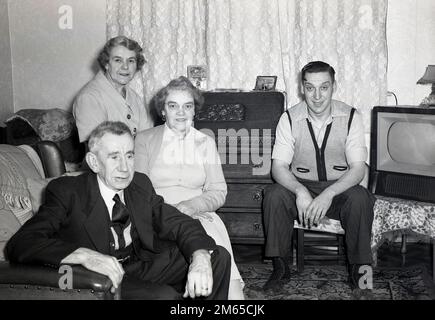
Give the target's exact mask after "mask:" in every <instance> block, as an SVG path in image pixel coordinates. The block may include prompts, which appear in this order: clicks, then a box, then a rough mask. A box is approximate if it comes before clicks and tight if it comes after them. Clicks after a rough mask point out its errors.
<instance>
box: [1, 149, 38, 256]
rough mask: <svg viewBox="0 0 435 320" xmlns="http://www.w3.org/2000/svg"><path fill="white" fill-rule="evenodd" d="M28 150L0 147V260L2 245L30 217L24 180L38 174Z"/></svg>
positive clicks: (30, 207)
mask: <svg viewBox="0 0 435 320" xmlns="http://www.w3.org/2000/svg"><path fill="white" fill-rule="evenodd" d="M28 151H29V150H26V151H25V150H23V149H22V148H19V147H16V146H11V145H6V144H1V145H0V260H4V256H3V248H4V246H5V244H6V242H7V241H8V240H9V238H10V237H11V236H12V235H13V234H14V233H15V232H16V231H17V230H18V229H19V228H20V226H21V225H22V224H24V222H26V221H27V219H29V218H30V217H31V216H32V206H31V202H30V195H29V191H28V189H27V183H26V178H29V177H33V178H40V173H39V171H38V169H37V167H36V166H35V164H34V163H33V161H32V160H31V159H30V158H29V156H28V154H27V152H28ZM33 152H34V151H33Z"/></svg>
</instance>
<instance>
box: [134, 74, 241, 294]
mask: <svg viewBox="0 0 435 320" xmlns="http://www.w3.org/2000/svg"><path fill="white" fill-rule="evenodd" d="M202 102H203V98H202V96H201V94H200V92H199V90H198V89H196V88H195V87H194V86H193V85H192V83H191V82H190V81H189V80H188V79H187V78H186V77H179V78H177V79H175V80H172V81H171V82H169V84H168V85H167V86H166V87H164V88H162V89H161V90H160V91H159V92H158V93H157V95H156V96H155V98H154V104H153V107H154V108H155V109H156V110H155V111H156V112H157V113H158V114H159V115H160V116H161V117H162V119H163V121H164V122H165V123H164V124H163V125H160V126H157V127H154V128H151V129H148V130H145V131H142V132H139V133H138V135H137V137H136V140H135V158H136V160H135V169H136V171H139V172H143V173H145V174H147V175H148V176H149V178H150V180H151V182H152V184H153V186H154V188H155V190H156V193H157V194H159V195H161V196H162V197H163V198H164V199H165V202H166V203H169V204H172V205H173V206H175V207H176V208H177V209H178V210H180V211H181V212H183V213H184V214H187V215H189V216H191V217H192V218H195V219H199V221H200V222H201V224H202V225H203V227H204V229H205V230H206V231H207V233H208V234H209V235H210V236H211V237H212V238H213V239H214V240H215V241H216V243H217V244H218V245H221V246H223V247H225V248H226V249H227V250H228V252H230V254H231V257H232V266H231V282H230V287H229V292H228V299H232V300H235V299H238V300H240V299H244V295H243V285H244V283H243V280H242V278H241V276H240V273H239V271H238V269H237V266H236V264H235V261H234V257H233V252H232V248H231V242H230V239H229V236H228V232H227V230H226V228H225V225H224V223H223V222H222V220H221V219H220V218H219V216H218V215H217V214H216V213H215V212H214V211H216V210H217V209H218V208H220V207H221V206H222V205H223V204H224V202H225V197H226V194H227V185H226V182H225V178H224V175H223V172H222V166H221V162H220V159H219V155H218V153H217V149H216V144H215V141H214V140H213V139H212V138H211V137H209V136H207V135H205V134H204V133H202V132H200V131H198V130H196V129H195V128H194V127H193V126H192V123H193V117H194V115H195V110H197V109H198V108H200V107H201V105H202Z"/></svg>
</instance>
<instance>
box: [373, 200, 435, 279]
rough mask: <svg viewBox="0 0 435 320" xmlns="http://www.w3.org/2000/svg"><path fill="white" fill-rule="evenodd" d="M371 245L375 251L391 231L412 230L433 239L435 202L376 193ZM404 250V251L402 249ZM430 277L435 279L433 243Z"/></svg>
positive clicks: (434, 231) (434, 235) (433, 246)
mask: <svg viewBox="0 0 435 320" xmlns="http://www.w3.org/2000/svg"><path fill="white" fill-rule="evenodd" d="M373 211H374V218H373V226H372V239H371V247H372V251H373V253H374V258H375V259H374V260H375V261H376V251H377V249H378V248H379V247H380V246H381V244H382V243H383V242H384V240H385V238H386V235H388V233H390V232H393V231H412V232H414V233H416V234H418V235H423V236H428V237H430V239H431V240H432V242H433V241H434V239H435V204H433V203H428V202H420V201H414V200H405V199H399V198H390V197H384V196H379V195H376V202H375V205H374V208H373ZM402 245H404V243H402ZM404 252H405V251H404ZM432 256H433V260H432V277H433V279H434V281H435V243H433V245H432Z"/></svg>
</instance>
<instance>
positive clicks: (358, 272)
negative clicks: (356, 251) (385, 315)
mask: <svg viewBox="0 0 435 320" xmlns="http://www.w3.org/2000/svg"><path fill="white" fill-rule="evenodd" d="M362 266H366V267H370V266H369V265H364V264H351V265H349V285H350V288H351V289H352V297H353V299H354V300H373V292H372V286H373V279H368V278H366V279H363V278H362V277H364V276H366V277H367V276H368V274H366V273H365V272H364V271H365V270H364V269H361V267H362ZM372 274H373V273H370V276H372ZM360 280H362V281H360Z"/></svg>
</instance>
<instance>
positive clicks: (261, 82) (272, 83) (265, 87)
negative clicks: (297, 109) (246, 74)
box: [254, 76, 277, 91]
mask: <svg viewBox="0 0 435 320" xmlns="http://www.w3.org/2000/svg"><path fill="white" fill-rule="evenodd" d="M276 78H277V76H257V81H256V82H255V88H254V90H256V91H273V90H275V87H276Z"/></svg>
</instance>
